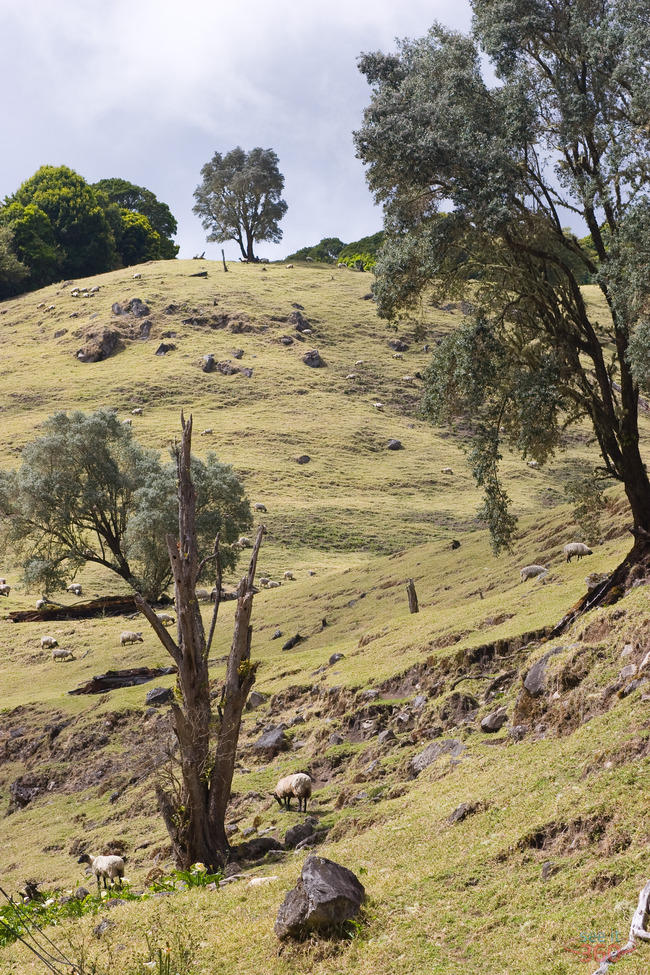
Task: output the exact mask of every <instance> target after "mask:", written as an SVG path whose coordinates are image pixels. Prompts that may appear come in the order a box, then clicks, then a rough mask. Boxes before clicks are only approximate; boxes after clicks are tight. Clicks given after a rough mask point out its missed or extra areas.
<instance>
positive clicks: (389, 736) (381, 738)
mask: <svg viewBox="0 0 650 975" xmlns="http://www.w3.org/2000/svg"><path fill="white" fill-rule="evenodd" d="M395 740H396V739H395V733H394V732H393V731H391V729H390V728H385V729H384V730H383V731H380V732H379V734H378V735H377V743H378V744H379V745H385V744H386V742H389V741H395Z"/></svg>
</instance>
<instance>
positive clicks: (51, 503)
mask: <svg viewBox="0 0 650 975" xmlns="http://www.w3.org/2000/svg"><path fill="white" fill-rule="evenodd" d="M192 478H193V481H194V484H195V486H196V496H197V497H196V526H197V538H198V544H199V546H201V547H202V548H203V549H204V550H205V552H206V553H207V552H208V551H211V549H212V545H213V542H214V538H215V536H216V534H217V532H220V535H221V541H222V545H223V548H222V555H221V558H222V562H223V564H224V566H225V567H226V568H233V567H234V566H235V564H236V558H237V549H236V548H231V547H230V543H232V542H233V541H235V540H236V539H237V537H238V535H239V534H240V532H242V531H244V530H246V529H248V528H249V527H250V525H251V512H250V505H249V502H248V500H247V498H246V496H245V494H244V490H243V487H242V485H241V483H240V482H239V480H238V479H237V477H236V475H235V473H234V472H233V471H232V469H231V468H230V467H228V466H227V465H225V464H222V463H220V462H219V461H218V460H217V458H216V456H215V455H214V454H208V456H207V457H206V459H205V461H202V460H200V459H199V458H197V457H193V458H192ZM0 515H1V516H2V543H3V547H4V548H5V549H7V548H9V549H10V550H11V551H12V553H14V554H15V553H17V554H18V556H19V558H20V560H21V563H22V566H23V573H24V579H25V582H26V584H27V585H28V586H30V587H40V588H41V589H42V591H44V592H48V591H51V590H53V589H55V588H59V587H62V586H64V584H66V583H67V582H68V581H69V579H70V578H71V577H74V575H75V574H76V573H77V572H78V571H79V570H80V569H81V568H82V567H83V565H84V564H85V563H86V562H95V563H97V564H99V565H103V566H104V567H105V568H107V569H110V570H112V571H113V572H115V573H117V575H119V576H121V578H122V579H124V580H125V581H126V582H128V583H129V585H131V586H132V587H133V588H134V589H135V590H137V591H140V592H142V593H143V594H144V595H145V596H146V597H147V598H150V599H156V598H157V597H158V596H159V595H160V594H161V593H162V592H163V591H164V589H165V588H166V587H167V586H168V585H169V583H170V581H171V568H170V564H169V554H168V551H167V546H166V540H165V539H166V535H167V533H170V532H173V531H174V527H175V525H176V523H177V518H178V499H177V495H176V467H175V464H174V463H172V462H171V461H170V462H168V463H161V461H160V459H159V457H158V454H157V452H156V451H152V450H148V449H146V448H144V447H142V446H141V445H140V444H139V443H138V442H137V441H136V440H135V439H134V438H133V434H132V432H131V429H130V427H128V426H125V425H124V424H123V423H121V422H120V420H119V419H118V418H117V416H116V414H115V413H114V412H113V411H111V410H97V411H96V412H94V413H89V414H87V413H82V412H80V411H74V412H72V413H63V412H61V413H55V414H54V415H53V416H51V417H50V418H49V419H48V420H47V421H46V422H45V424H44V434H43V436H41V437H39V438H38V439H37V440H35V441H33V442H32V443H31V444H28V445H27V446H26V447H25V449H24V451H23V454H22V463H21V466H20V467H19V468H18V469H17V470H15V471H9V472H3V473H2V474H0Z"/></svg>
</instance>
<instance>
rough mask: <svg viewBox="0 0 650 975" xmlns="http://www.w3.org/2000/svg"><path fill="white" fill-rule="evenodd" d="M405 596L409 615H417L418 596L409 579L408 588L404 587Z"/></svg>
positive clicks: (413, 584)
mask: <svg viewBox="0 0 650 975" xmlns="http://www.w3.org/2000/svg"><path fill="white" fill-rule="evenodd" d="M406 595H407V596H408V601H409V611H410V612H411V613H419V612H420V607H419V605H418V594H417V593H416V591H415V583H414V582H413V580H412V579H409V582H408V586H407V587H406Z"/></svg>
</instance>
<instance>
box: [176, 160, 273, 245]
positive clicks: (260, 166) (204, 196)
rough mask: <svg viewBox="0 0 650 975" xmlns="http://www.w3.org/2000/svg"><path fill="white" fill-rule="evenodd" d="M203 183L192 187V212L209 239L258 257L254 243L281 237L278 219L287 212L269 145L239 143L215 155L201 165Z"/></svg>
mask: <svg viewBox="0 0 650 975" xmlns="http://www.w3.org/2000/svg"><path fill="white" fill-rule="evenodd" d="M201 176H202V181H201V183H200V184H199V185H198V186H197V188H196V189H195V191H194V199H195V200H196V203H195V205H194V213H195V214H196V215H197V216H198V217H200V219H201V223H202V225H203V227H204V229H205V230H207V231H209V233H208V237H207V240H209V241H216V242H217V243H222V242H224V241H226V240H235V241H237V243H238V244H239V249H240V250H241V253H242V257H243V258H244V259H245V260H247V261H254V260H256V258H255V254H254V250H253V246H254V244H255V241H258V242H259V241H264V240H268V241H272V242H274V243H277V242H278V241H280V240H282V231H281V230H280V227H279V223H280V220H282V217H283V216H284V215H285V213H286V212H287V204H286V202H285V201H284V200H283V199H282V195H281V194H282V190H283V189H284V176H283V175H282V173H281V172H280V170H279V168H278V157H277V155H276V154H275V152H274V151H273V149H260V148H259V147H258V148H256V149H251V151H250V152H245V151H244V150H243V149H242V148H241V147H240V146H237V148H236V149H231V151H230V152H228V153H226V155H225V156H222V155H221V153H219V152H215V154H214V156H213V157H212V159H211V160H210V162H207V163H206V164H205V166H203V168H202V169H201Z"/></svg>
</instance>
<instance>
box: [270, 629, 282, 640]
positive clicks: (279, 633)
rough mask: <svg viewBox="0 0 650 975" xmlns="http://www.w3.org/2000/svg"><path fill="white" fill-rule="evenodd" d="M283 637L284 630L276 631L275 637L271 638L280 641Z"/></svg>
mask: <svg viewBox="0 0 650 975" xmlns="http://www.w3.org/2000/svg"><path fill="white" fill-rule="evenodd" d="M281 636H282V630H276V631H275V633H274V634H273V636H272V637H271V639H272V640H279V639H280V637H281Z"/></svg>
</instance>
